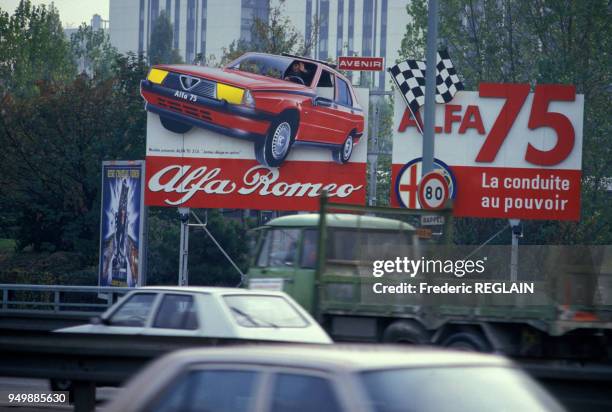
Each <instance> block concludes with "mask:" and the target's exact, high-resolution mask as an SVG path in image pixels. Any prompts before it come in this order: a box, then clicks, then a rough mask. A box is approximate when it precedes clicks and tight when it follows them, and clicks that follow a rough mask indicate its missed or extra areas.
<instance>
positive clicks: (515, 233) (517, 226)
mask: <svg viewBox="0 0 612 412" xmlns="http://www.w3.org/2000/svg"><path fill="white" fill-rule="evenodd" d="M508 220H509V221H510V227H511V228H512V248H511V250H510V281H511V282H516V281H518V253H519V250H518V247H519V243H518V242H519V238H520V237H521V221H520V220H519V219H508Z"/></svg>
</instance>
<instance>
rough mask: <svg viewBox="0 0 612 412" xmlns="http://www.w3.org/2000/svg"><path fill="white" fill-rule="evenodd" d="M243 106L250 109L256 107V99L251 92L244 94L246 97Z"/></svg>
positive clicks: (243, 99) (243, 98)
mask: <svg viewBox="0 0 612 412" xmlns="http://www.w3.org/2000/svg"><path fill="white" fill-rule="evenodd" d="M242 104H243V105H245V106H249V107H255V98H254V97H253V95H252V94H251V92H250V91H249V90H246V91H245V92H244V96H243V97H242Z"/></svg>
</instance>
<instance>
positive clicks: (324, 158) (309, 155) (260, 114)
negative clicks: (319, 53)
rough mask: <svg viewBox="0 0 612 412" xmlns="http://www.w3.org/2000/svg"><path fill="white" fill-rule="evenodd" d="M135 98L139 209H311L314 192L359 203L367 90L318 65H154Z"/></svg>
mask: <svg viewBox="0 0 612 412" xmlns="http://www.w3.org/2000/svg"><path fill="white" fill-rule="evenodd" d="M254 71H255V72H257V73H254ZM141 93H142V95H143V98H144V99H145V107H146V109H147V111H148V113H147V116H148V117H147V147H146V162H147V168H146V172H147V175H146V191H145V203H146V204H147V205H148V206H166V207H193V208H243V209H260V210H261V209H266V210H318V207H319V200H318V198H319V196H320V194H321V193H322V192H323V191H327V193H328V195H329V196H330V197H332V198H335V199H336V200H337V201H340V202H344V203H356V204H364V203H365V196H366V190H365V188H366V160H367V113H368V99H369V92H368V90H367V89H356V88H353V86H352V85H351V84H350V82H349V81H348V80H347V79H346V78H345V77H344V76H343V75H342V74H341V73H339V72H337V71H336V70H334V68H333V67H330V66H329V65H327V64H324V63H322V62H317V61H314V60H308V59H302V58H296V57H294V56H289V57H288V56H273V55H265V54H250V53H247V54H246V55H244V56H242V57H241V58H239V59H238V60H237V61H236V62H233V63H230V65H229V66H228V67H226V68H224V69H214V68H208V67H201V66H185V65H181V66H157V67H155V68H153V69H152V70H151V72H150V73H149V75H148V77H147V79H146V80H144V81H143V82H142V83H141Z"/></svg>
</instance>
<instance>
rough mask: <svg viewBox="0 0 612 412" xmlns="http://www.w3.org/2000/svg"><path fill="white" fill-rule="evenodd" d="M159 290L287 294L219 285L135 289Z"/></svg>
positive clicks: (142, 288) (221, 293)
mask: <svg viewBox="0 0 612 412" xmlns="http://www.w3.org/2000/svg"><path fill="white" fill-rule="evenodd" d="M143 290H144V291H146V290H150V291H159V292H194V293H208V294H211V295H225V294H239V295H279V296H285V293H283V292H275V291H268V290H264V291H262V290H250V289H243V288H231V287H217V286H143V287H140V288H137V289H135V291H143Z"/></svg>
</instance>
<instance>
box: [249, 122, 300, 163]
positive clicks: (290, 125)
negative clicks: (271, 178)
mask: <svg viewBox="0 0 612 412" xmlns="http://www.w3.org/2000/svg"><path fill="white" fill-rule="evenodd" d="M296 130H297V127H296V126H295V125H294V122H292V121H291V120H289V119H288V118H286V117H280V118H278V119H276V120H274V121H273V122H272V124H271V125H270V129H268V135H267V136H266V140H265V141H264V142H257V143H255V158H256V159H257V161H258V162H259V163H261V164H262V165H264V166H270V167H278V166H280V165H281V164H282V163H283V161H284V160H285V158H286V157H287V155H288V154H289V149H290V148H291V145H292V144H293V139H294V137H295V132H296Z"/></svg>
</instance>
